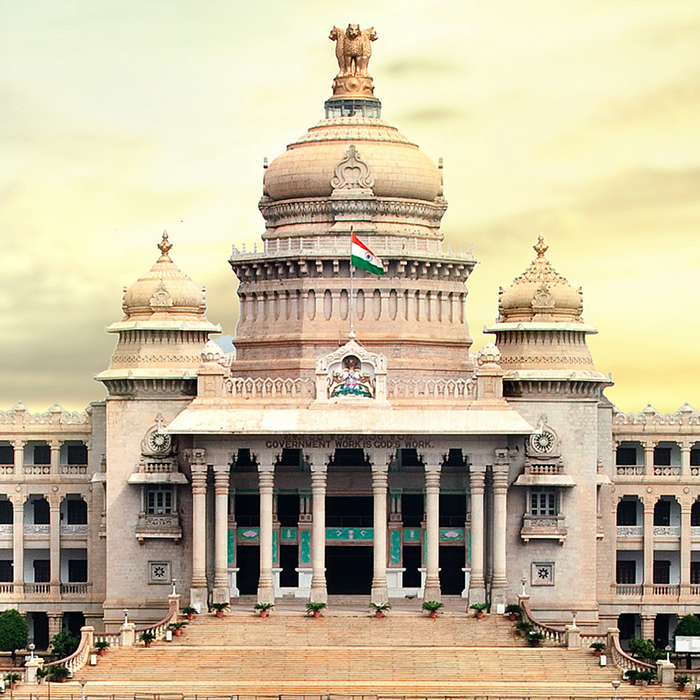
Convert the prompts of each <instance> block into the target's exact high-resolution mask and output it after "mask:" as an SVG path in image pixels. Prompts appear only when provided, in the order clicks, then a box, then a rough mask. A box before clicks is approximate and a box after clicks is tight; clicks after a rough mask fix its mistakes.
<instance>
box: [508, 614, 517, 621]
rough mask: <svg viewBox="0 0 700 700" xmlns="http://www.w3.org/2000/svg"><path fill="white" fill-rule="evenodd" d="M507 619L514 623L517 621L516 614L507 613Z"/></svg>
mask: <svg viewBox="0 0 700 700" xmlns="http://www.w3.org/2000/svg"><path fill="white" fill-rule="evenodd" d="M508 619H509V620H510V621H511V622H515V621H516V620H517V619H518V614H517V613H509V614H508Z"/></svg>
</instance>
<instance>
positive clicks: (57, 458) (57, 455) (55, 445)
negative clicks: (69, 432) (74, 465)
mask: <svg viewBox="0 0 700 700" xmlns="http://www.w3.org/2000/svg"><path fill="white" fill-rule="evenodd" d="M49 447H50V448H51V473H52V474H60V472H61V441H60V440H51V441H50V442H49Z"/></svg>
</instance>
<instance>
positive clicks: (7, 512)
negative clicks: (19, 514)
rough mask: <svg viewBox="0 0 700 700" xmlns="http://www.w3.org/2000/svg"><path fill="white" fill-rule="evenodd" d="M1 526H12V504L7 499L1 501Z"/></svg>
mask: <svg viewBox="0 0 700 700" xmlns="http://www.w3.org/2000/svg"><path fill="white" fill-rule="evenodd" d="M0 525H12V502H11V501H9V500H7V499H5V498H3V499H1V500H0Z"/></svg>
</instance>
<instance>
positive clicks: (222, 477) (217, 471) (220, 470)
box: [212, 464, 230, 495]
mask: <svg viewBox="0 0 700 700" xmlns="http://www.w3.org/2000/svg"><path fill="white" fill-rule="evenodd" d="M212 469H213V471H214V489H215V491H216V493H217V495H219V494H221V493H226V494H227V493H228V485H229V472H230V466H229V465H228V464H215V465H214V466H213V467H212Z"/></svg>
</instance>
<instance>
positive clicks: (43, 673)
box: [36, 666, 51, 683]
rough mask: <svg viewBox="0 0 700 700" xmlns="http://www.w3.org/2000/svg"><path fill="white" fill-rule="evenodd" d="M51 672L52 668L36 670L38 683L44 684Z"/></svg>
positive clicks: (40, 667) (41, 667)
mask: <svg viewBox="0 0 700 700" xmlns="http://www.w3.org/2000/svg"><path fill="white" fill-rule="evenodd" d="M50 670H51V669H50V668H44V667H43V666H39V667H38V668H37V670H36V680H37V683H43V682H44V681H45V680H46V676H48V675H49V672H50Z"/></svg>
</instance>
